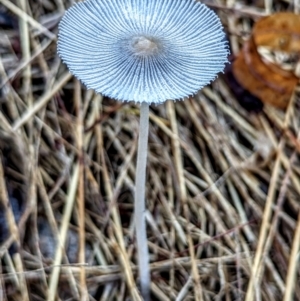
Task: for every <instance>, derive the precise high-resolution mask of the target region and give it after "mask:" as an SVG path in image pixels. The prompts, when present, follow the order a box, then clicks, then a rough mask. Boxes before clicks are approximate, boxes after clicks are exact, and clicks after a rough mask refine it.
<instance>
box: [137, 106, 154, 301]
mask: <svg viewBox="0 0 300 301" xmlns="http://www.w3.org/2000/svg"><path fill="white" fill-rule="evenodd" d="M148 129H149V104H147V103H146V102H143V103H142V104H141V111H140V130H139V141H138V155H137V166H136V179H135V200H134V224H135V233H136V240H137V252H138V265H139V276H140V284H141V291H142V296H143V298H144V300H145V301H149V300H150V270H149V252H148V241H147V233H146V212H145V210H146V209H145V186H146V166H147V152H148Z"/></svg>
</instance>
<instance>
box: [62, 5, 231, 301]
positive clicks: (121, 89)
mask: <svg viewBox="0 0 300 301" xmlns="http://www.w3.org/2000/svg"><path fill="white" fill-rule="evenodd" d="M58 53H59V55H60V57H61V58H62V60H63V62H64V63H66V65H67V66H68V68H69V70H70V71H71V73H72V74H74V75H75V76H76V77H77V78H78V79H79V80H81V82H82V83H83V84H85V85H86V86H87V88H89V89H94V90H95V91H96V92H98V93H102V94H103V95H106V96H109V97H112V98H115V99H117V100H120V101H134V102H136V103H140V104H141V113H140V135H139V142H138V159H137V174H136V191H135V226H136V236H137V246H138V247H137V249H138V262H139V275H140V281H141V289H142V295H143V297H144V299H145V300H149V285H150V272H149V266H148V261H149V255H148V248H147V237H146V223H145V212H144V211H145V175H146V160H147V143H148V122H149V121H148V119H149V118H148V117H149V104H160V103H162V102H164V101H166V100H167V99H173V100H181V99H183V98H184V97H187V96H189V95H192V94H195V93H196V92H197V91H198V90H199V89H201V88H202V87H204V86H205V85H207V84H209V83H210V82H211V81H212V80H214V79H215V77H216V75H217V73H219V72H220V71H223V70H224V67H225V64H226V63H227V57H228V54H229V50H228V46H227V42H226V40H225V36H224V32H223V28H222V25H221V22H220V20H219V18H218V16H217V15H216V14H215V13H214V12H213V11H212V10H210V9H209V8H208V7H207V6H205V5H204V4H201V3H199V2H196V1H195V0H151V1H146V0H114V1H112V0H87V1H84V2H80V3H77V4H75V5H74V6H72V7H71V8H70V9H69V10H67V11H66V13H65V15H64V17H63V19H62V20H61V22H60V25H59V36H58Z"/></svg>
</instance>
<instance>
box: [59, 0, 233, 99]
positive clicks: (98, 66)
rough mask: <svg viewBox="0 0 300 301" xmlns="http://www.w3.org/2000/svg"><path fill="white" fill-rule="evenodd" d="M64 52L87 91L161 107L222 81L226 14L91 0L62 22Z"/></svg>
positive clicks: (179, 3) (184, 1) (182, 3)
mask: <svg viewBox="0 0 300 301" xmlns="http://www.w3.org/2000/svg"><path fill="white" fill-rule="evenodd" d="M58 53H59V55H60V57H61V58H62V60H63V62H64V63H66V65H67V66H68V68H69V69H70V71H71V73H72V74H74V75H75V76H76V77H77V78H78V79H79V80H81V81H82V82H83V83H84V84H85V85H86V86H87V88H90V89H94V90H95V91H96V92H98V93H102V94H103V95H106V96H109V97H112V98H115V99H118V100H121V101H131V100H133V101H135V102H147V103H161V102H163V101H165V100H167V99H174V100H176V99H182V98H184V97H186V96H189V95H192V94H194V93H196V92H197V91H198V90H199V89H201V88H202V87H203V86H205V85H207V84H209V83H210V82H211V81H212V80H214V79H215V77H216V75H217V73H219V72H221V71H223V69H224V67H225V64H226V63H227V57H228V47H227V42H226V41H225V36H224V32H223V28H222V25H221V22H220V20H219V18H218V16H217V15H216V14H215V13H214V12H213V11H212V10H210V9H209V8H208V7H207V6H205V5H204V4H201V3H199V2H196V1H194V0H151V1H145V0H87V1H85V2H80V3H77V4H75V5H74V6H72V7H71V8H70V9H69V10H67V11H66V14H65V15H64V17H63V18H62V20H61V22H60V25H59V36H58Z"/></svg>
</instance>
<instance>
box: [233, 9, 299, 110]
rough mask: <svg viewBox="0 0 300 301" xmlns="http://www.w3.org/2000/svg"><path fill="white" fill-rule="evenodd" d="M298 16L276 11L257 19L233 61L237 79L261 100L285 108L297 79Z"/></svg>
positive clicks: (234, 73)
mask: <svg viewBox="0 0 300 301" xmlns="http://www.w3.org/2000/svg"><path fill="white" fill-rule="evenodd" d="M299 54H300V17H299V16H298V15H295V14H292V13H278V14H274V15H272V16H269V17H265V18H262V19H261V20H259V21H258V22H257V23H256V24H255V26H254V28H253V32H252V36H251V38H250V39H249V40H248V41H247V42H245V44H244V47H243V49H242V51H241V52H240V53H239V55H238V57H237V58H236V60H235V61H234V63H233V66H232V72H233V75H234V77H235V79H236V80H237V82H238V83H239V84H240V85H241V86H242V87H243V88H244V89H245V90H247V91H249V92H250V93H251V94H253V95H254V96H256V97H258V98H259V99H260V100H261V101H262V102H264V103H268V104H271V105H273V106H276V107H278V108H281V109H285V108H286V107H287V105H288V103H289V100H290V98H291V95H292V93H293V91H294V89H295V87H296V85H297V83H298V81H299V77H298V76H297V72H296V70H297V65H298V64H299Z"/></svg>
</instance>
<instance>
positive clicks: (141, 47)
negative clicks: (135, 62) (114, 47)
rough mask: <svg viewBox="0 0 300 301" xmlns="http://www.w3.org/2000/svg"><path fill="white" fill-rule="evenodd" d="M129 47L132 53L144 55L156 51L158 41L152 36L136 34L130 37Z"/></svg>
mask: <svg viewBox="0 0 300 301" xmlns="http://www.w3.org/2000/svg"><path fill="white" fill-rule="evenodd" d="M130 48H131V50H132V52H133V54H134V55H137V56H141V57H145V56H151V55H154V54H156V53H158V52H159V49H160V43H159V41H158V40H156V39H154V38H152V37H146V36H137V37H133V38H132V40H131V42H130Z"/></svg>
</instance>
